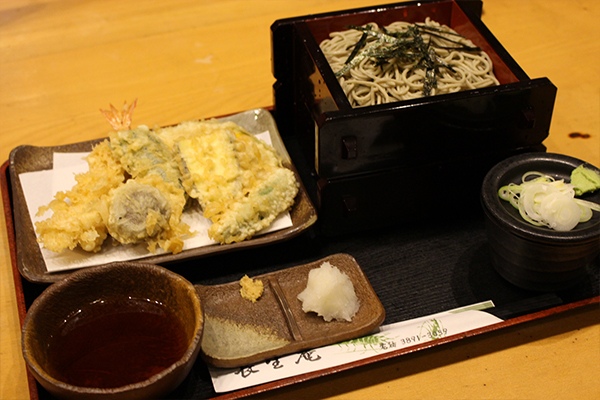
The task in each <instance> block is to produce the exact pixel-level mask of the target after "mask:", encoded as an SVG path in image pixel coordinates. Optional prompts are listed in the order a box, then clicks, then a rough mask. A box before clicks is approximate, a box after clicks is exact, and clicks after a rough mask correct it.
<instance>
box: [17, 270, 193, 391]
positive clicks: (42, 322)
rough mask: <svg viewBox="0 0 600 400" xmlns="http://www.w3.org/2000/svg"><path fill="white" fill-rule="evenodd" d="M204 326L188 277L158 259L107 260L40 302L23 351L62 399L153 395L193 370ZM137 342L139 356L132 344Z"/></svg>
mask: <svg viewBox="0 0 600 400" xmlns="http://www.w3.org/2000/svg"><path fill="white" fill-rule="evenodd" d="M166 316H168V317H169V318H167V317H166ZM163 318H165V319H164V321H165V323H159V321H163ZM96 321H101V322H96ZM117 321H118V323H117ZM203 325H204V317H203V311H202V306H201V302H200V298H199V296H198V294H197V292H196V290H195V288H194V286H193V285H192V284H191V283H190V282H189V281H187V280H186V279H184V278H182V277H181V276H179V275H177V274H175V273H173V272H171V271H169V270H167V269H165V268H162V267H159V266H156V265H152V264H137V263H115V264H109V265H105V266H101V267H92V268H88V269H83V270H79V271H77V272H74V273H72V274H71V275H70V276H68V277H67V278H65V279H63V280H61V281H59V282H57V283H55V284H53V285H51V286H50V287H49V288H47V289H46V290H45V291H44V292H43V293H42V295H40V296H39V297H38V298H37V299H36V300H35V301H34V303H33V304H32V306H31V307H30V309H29V311H28V313H27V315H26V317H25V321H24V324H23V337H22V346H23V356H24V358H25V361H26V362H27V365H28V367H29V370H30V371H31V372H32V374H33V376H34V377H35V378H36V379H37V381H38V382H39V383H40V384H41V385H42V386H43V387H44V388H45V389H46V390H48V391H49V392H50V393H51V394H53V395H54V396H56V397H59V398H66V399H111V400H116V399H124V400H133V399H151V398H152V399H154V398H159V397H160V396H163V395H165V394H167V393H168V392H170V391H171V390H173V389H174V388H176V387H177V386H178V385H179V384H180V383H181V382H182V381H183V379H184V378H185V377H186V376H187V374H188V373H189V371H190V369H191V368H192V365H193V364H194V362H195V360H196V358H197V356H198V352H199V350H200V343H201V338H202V332H203ZM173 326H177V327H178V330H177V331H175V330H173V329H172V328H173ZM92 328H95V329H92ZM161 332H162V333H161ZM63 337H64V338H68V339H69V340H67V339H64V340H63V339H62V338H63ZM171 338H177V340H176V341H175V340H173V339H171ZM75 339H76V340H75ZM134 339H135V340H134ZM65 342H66V343H65ZM138 344H139V345H138ZM135 347H138V350H139V351H138V353H139V354H138V353H135V351H134V350H131V351H130V350H129V349H132V348H135ZM98 354H99V355H100V356H98ZM104 354H110V357H108V358H107V357H105V356H104ZM120 354H127V355H123V356H121V355H120ZM132 354H138V356H139V357H135V359H133V360H132V358H133V357H131V355H132ZM148 354H150V355H151V356H149V357H148V356H147V355H148ZM116 358H119V360H118V361H117V362H115V359H116ZM82 360H87V361H82ZM92 367H93V368H92ZM90 370H93V371H94V373H93V374H91V375H90V374H88V373H87V371H90ZM86 374H87V375H86ZM142 376H143V377H145V378H144V379H143V380H139V381H138V380H137V379H139V377H142ZM82 382H95V383H96V384H95V385H94V386H91V385H87V384H86V385H83V384H82ZM122 383H124V384H122ZM115 385H116V386H115Z"/></svg>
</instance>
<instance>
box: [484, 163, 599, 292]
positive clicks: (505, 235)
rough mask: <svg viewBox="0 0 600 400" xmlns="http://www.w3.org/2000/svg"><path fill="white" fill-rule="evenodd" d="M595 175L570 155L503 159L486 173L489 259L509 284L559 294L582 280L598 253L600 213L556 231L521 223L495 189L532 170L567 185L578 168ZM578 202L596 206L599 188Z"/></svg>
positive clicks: (589, 166) (485, 192)
mask: <svg viewBox="0 0 600 400" xmlns="http://www.w3.org/2000/svg"><path fill="white" fill-rule="evenodd" d="M582 164H583V165H585V166H586V168H589V169H593V170H595V171H596V172H599V173H600V170H598V168H597V167H594V166H593V165H590V164H588V163H586V162H584V161H581V160H578V159H576V158H573V157H569V156H565V155H561V154H551V153H527V154H521V155H518V156H514V157H510V158H507V159H506V160H504V161H502V162H500V163H498V164H497V165H496V166H494V167H493V168H492V169H491V170H490V171H489V172H488V173H487V175H486V177H485V179H484V181H483V185H482V189H481V203H482V206H483V210H484V212H485V223H486V232H487V236H488V243H489V246H490V255H491V259H492V263H493V265H494V267H495V269H496V270H497V271H498V273H500V275H501V276H502V277H504V278H505V279H506V280H508V281H509V282H511V283H513V284H514V285H516V286H519V287H521V288H524V289H528V290H536V291H560V290H565V289H568V288H570V287H572V286H574V285H576V284H577V283H578V282H580V281H581V279H582V278H583V277H585V276H586V268H587V266H588V265H589V264H590V263H591V262H592V260H594V258H595V257H598V254H600V213H599V212H597V211H593V214H592V218H591V219H590V220H589V221H587V222H580V223H579V224H578V225H577V226H575V228H573V229H572V230H570V231H564V232H560V231H555V230H553V229H550V228H548V227H545V226H535V225H532V224H530V223H529V222H527V221H525V220H524V219H523V218H522V217H521V215H520V214H519V211H518V210H517V209H516V208H515V207H513V206H512V205H511V204H510V203H509V202H507V201H504V200H501V199H500V198H499V197H498V190H499V189H500V188H501V187H503V186H505V185H507V184H509V183H511V182H512V183H516V184H520V183H521V182H522V177H523V174H525V173H526V172H529V171H537V172H540V173H544V174H547V175H550V176H552V177H554V178H555V179H564V180H565V182H570V175H571V171H573V170H574V169H575V168H577V167H579V166H580V165H582ZM580 198H581V199H584V200H588V201H592V202H594V203H597V204H599V203H600V190H596V191H595V192H591V193H584V194H583V195H582V196H581V197H580Z"/></svg>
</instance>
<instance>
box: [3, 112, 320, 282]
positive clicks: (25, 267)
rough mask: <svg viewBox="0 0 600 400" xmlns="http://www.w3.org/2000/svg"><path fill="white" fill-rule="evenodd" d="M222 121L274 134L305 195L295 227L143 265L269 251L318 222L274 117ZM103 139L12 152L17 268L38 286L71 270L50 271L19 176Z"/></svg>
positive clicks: (250, 115)
mask: <svg viewBox="0 0 600 400" xmlns="http://www.w3.org/2000/svg"><path fill="white" fill-rule="evenodd" d="M219 119H220V120H227V121H233V122H235V123H237V124H238V125H240V126H241V127H243V128H244V129H246V130H247V131H248V132H249V133H251V134H258V133H262V132H265V131H267V132H269V135H270V137H271V143H272V145H273V147H274V148H275V150H276V151H277V153H278V154H279V155H280V156H281V158H282V159H283V164H284V165H285V166H286V167H288V168H290V169H291V170H292V171H294V173H295V175H296V179H297V180H298V182H300V190H299V192H298V195H297V196H296V199H295V202H294V205H293V206H292V209H291V210H290V216H291V219H292V226H290V227H288V228H284V229H282V230H278V231H275V232H269V233H266V234H263V235H260V236H255V237H253V238H252V239H249V240H246V241H243V242H238V243H231V244H223V245H221V244H214V245H209V246H203V247H197V248H191V249H187V250H184V251H182V252H181V253H178V254H170V253H168V254H160V255H158V254H157V255H153V254H151V253H149V252H148V254H147V255H145V256H143V257H142V258H141V259H140V258H138V259H136V260H142V261H143V262H148V263H152V264H161V265H165V264H168V263H172V262H178V261H182V260H188V259H194V258H200V257H205V256H209V255H214V254H218V253H223V252H231V251H236V250H243V249H248V248H254V247H260V246H266V245H270V244H273V243H277V242H280V241H284V240H288V239H290V238H293V237H294V236H296V235H298V234H300V233H302V232H304V231H305V230H306V229H308V228H309V227H310V226H311V225H313V224H314V223H315V221H316V220H317V212H316V210H315V208H314V206H313V204H312V202H311V200H310V197H309V196H308V194H307V192H306V190H305V188H304V186H303V185H302V182H301V180H300V176H299V175H298V172H297V171H296V168H295V167H294V165H293V163H292V160H291V158H290V156H289V155H288V153H287V151H286V148H285V146H284V144H283V141H282V139H281V137H280V135H279V131H278V129H277V126H276V125H275V121H274V120H273V117H272V116H271V113H270V112H269V111H267V110H264V109H255V110H249V111H246V112H243V113H239V114H234V115H231V116H228V117H224V118H219ZM101 140H104V139H99V140H93V141H88V142H82V143H75V144H71V145H65V146H56V147H36V146H20V147H17V148H16V149H14V150H13V151H12V152H11V154H10V166H9V172H10V178H11V183H12V202H13V210H14V221H15V231H16V237H17V260H18V261H17V265H18V268H19V272H20V273H21V275H23V277H24V278H26V279H27V280H29V281H32V282H36V283H51V282H56V281H57V280H59V279H62V278H64V277H65V276H66V275H68V274H69V273H70V271H66V272H54V273H48V272H47V269H46V264H45V261H44V258H43V256H42V253H41V251H40V247H39V244H38V243H37V241H36V235H35V231H34V227H33V224H32V223H31V218H30V217H29V212H28V210H27V204H26V201H25V195H24V193H23V188H22V187H21V184H20V180H19V174H21V173H24V172H34V171H41V170H47V169H51V168H52V160H53V153H54V152H63V153H64V152H67V153H70V152H85V151H90V150H91V149H92V146H93V145H95V144H97V143H98V142H99V141H101ZM123 261H131V260H123Z"/></svg>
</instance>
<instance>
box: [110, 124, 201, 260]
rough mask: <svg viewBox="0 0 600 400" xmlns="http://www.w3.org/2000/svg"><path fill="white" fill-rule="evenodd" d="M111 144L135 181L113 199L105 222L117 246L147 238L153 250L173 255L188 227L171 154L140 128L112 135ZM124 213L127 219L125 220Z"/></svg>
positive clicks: (173, 157)
mask: <svg viewBox="0 0 600 400" xmlns="http://www.w3.org/2000/svg"><path fill="white" fill-rule="evenodd" d="M110 143H111V148H112V150H113V153H114V154H115V155H116V156H117V157H118V158H119V160H120V162H121V164H123V166H124V168H125V169H126V170H127V172H128V173H129V174H130V175H131V176H132V178H133V179H132V180H133V181H135V184H134V183H132V184H131V185H130V187H129V188H127V189H120V190H119V191H115V193H114V194H113V196H112V197H111V208H110V211H111V212H110V216H109V219H108V221H107V225H108V230H109V232H110V234H111V236H113V237H114V238H115V239H117V240H118V241H119V242H121V243H137V242H140V241H143V240H145V241H146V242H147V243H148V249H149V250H150V251H152V252H154V251H155V247H156V245H159V246H160V247H162V248H163V249H165V250H167V251H171V252H172V253H178V252H180V251H181V250H182V249H183V240H182V239H181V236H182V235H185V234H187V233H189V227H188V226H187V225H186V224H184V223H183V222H181V215H182V213H183V209H184V207H185V204H186V201H187V199H186V193H185V191H184V190H183V187H182V186H181V181H180V173H179V166H178V164H177V162H176V161H175V158H176V157H175V154H174V153H173V151H172V150H171V148H170V147H169V146H168V145H167V144H166V143H165V142H164V141H163V140H162V139H161V138H160V137H159V136H158V135H157V134H156V133H155V132H154V131H152V130H150V129H148V127H146V126H143V125H142V126H139V127H138V128H136V129H130V130H125V131H119V132H113V133H111V135H110ZM132 180H130V181H132ZM130 181H128V183H129V182H130ZM140 185H141V186H140ZM144 185H145V187H144ZM152 188H154V190H152ZM125 214H127V215H128V216H127V217H126V218H125V221H123V218H124V217H123V216H124V215H125ZM132 221H135V222H132ZM122 222H123V223H122Z"/></svg>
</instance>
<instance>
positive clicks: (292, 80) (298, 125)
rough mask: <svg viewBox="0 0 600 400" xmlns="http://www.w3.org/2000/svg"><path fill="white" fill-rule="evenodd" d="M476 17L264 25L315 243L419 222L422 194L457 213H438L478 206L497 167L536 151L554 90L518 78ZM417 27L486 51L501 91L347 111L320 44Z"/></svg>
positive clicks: (411, 9)
mask: <svg viewBox="0 0 600 400" xmlns="http://www.w3.org/2000/svg"><path fill="white" fill-rule="evenodd" d="M481 11H482V2H481V1H420V2H406V3H395V4H386V5H381V6H377V7H369V8H361V9H353V10H346V11H338V12H332V13H326V14H318V15H308V16H304V17H297V18H290V19H284V20H278V21H276V22H275V23H274V24H273V25H272V26H271V32H272V62H273V64H272V68H273V75H274V77H275V79H276V82H275V84H274V87H273V88H274V103H275V110H274V112H275V115H276V119H277V124H278V127H279V130H280V132H281V133H282V136H283V137H284V141H285V140H286V137H287V140H297V141H298V143H299V147H300V148H301V149H302V155H301V157H302V158H304V161H305V162H306V164H307V166H308V167H309V169H310V170H311V171H312V173H311V174H310V176H306V177H305V180H309V181H313V182H305V184H307V186H308V187H311V186H312V187H313V190H312V194H313V201H314V202H315V204H317V208H318V210H319V220H320V222H319V225H320V226H321V228H322V230H323V231H324V232H326V233H333V234H335V233H337V232H338V231H339V232H346V231H348V230H358V229H363V228H367V227H375V226H380V225H387V224H390V223H397V222H401V221H405V220H408V219H411V218H413V217H414V216H415V213H417V214H423V212H420V210H422V209H423V207H424V206H425V204H423V197H424V195H427V196H430V197H437V201H434V203H438V204H446V205H448V206H451V207H454V204H452V202H448V201H446V202H440V200H441V198H440V195H441V193H440V191H441V190H446V189H450V190H452V189H454V190H456V193H455V194H454V195H455V196H457V197H459V198H460V197H462V198H463V200H464V199H465V197H466V196H469V197H468V198H467V199H473V200H474V199H477V198H478V191H479V189H480V185H481V182H482V180H483V177H484V176H485V173H486V172H487V171H488V170H489V169H490V168H491V167H492V166H493V165H494V164H495V163H497V162H499V161H500V160H502V159H504V158H506V157H508V156H510V155H513V154H517V153H521V152H527V151H543V150H545V148H544V147H543V145H542V142H543V140H544V139H545V138H546V137H547V136H548V133H549V127H550V121H551V117H552V109H553V106H554V100H555V97H556V87H555V86H554V85H553V84H552V83H551V82H550V81H549V80H548V79H547V78H539V79H530V78H529V77H528V76H527V75H526V74H525V72H524V71H523V70H522V69H521V68H520V67H519V66H518V64H517V63H516V62H515V61H514V60H513V58H512V57H511V56H510V55H509V54H508V52H507V51H506V50H505V49H504V48H503V47H502V45H501V44H500V43H499V42H498V41H497V40H496V38H495V37H494V36H493V35H492V33H491V32H490V31H489V30H488V29H487V28H486V27H485V25H484V24H483V23H482V22H481V20H480V17H481ZM426 17H430V18H431V19H433V20H435V21H437V22H439V23H441V24H445V25H448V26H450V27H451V28H453V29H454V30H456V31H457V32H458V33H460V34H462V35H463V36H465V37H467V38H469V39H471V41H473V42H474V44H475V45H477V46H479V47H481V48H482V49H483V50H484V51H486V52H487V53H488V55H489V56H490V57H491V59H492V61H493V63H494V73H495V75H496V77H497V78H498V80H499V81H500V83H501V84H500V85H499V86H494V87H489V88H483V89H475V90H469V91H463V92H458V93H452V94H444V95H438V96H432V97H426V98H419V99H413V100H406V101H398V102H394V103H388V104H382V105H376V106H367V107H361V108H353V107H352V106H351V105H350V103H349V101H348V99H347V98H346V95H345V94H344V92H343V90H342V88H341V86H340V85H339V84H338V82H337V79H336V77H335V76H334V72H333V71H332V69H331V67H330V66H329V64H328V62H327V61H326V59H325V57H324V55H323V54H322V52H321V50H320V48H319V43H320V42H321V41H322V40H324V39H326V38H327V37H328V35H329V33H330V32H334V31H339V30H344V29H346V27H347V26H348V25H364V24H366V23H369V22H376V23H377V24H378V25H380V26H384V25H388V24H390V23H392V22H394V21H399V20H403V21H408V22H423V21H424V20H425V18H426ZM295 161H296V160H295ZM311 183H312V185H311ZM461 191H462V192H461ZM465 191H466V192H465ZM432 192H433V193H432ZM427 193H429V194H427ZM435 193H437V194H435ZM442 193H443V192H442ZM441 196H443V197H446V195H441ZM468 203H469V202H468V201H467V203H465V202H464V201H461V204H468ZM475 203H476V201H473V204H475ZM436 209H437V210H440V211H444V210H443V207H442V208H441V209H440V207H436Z"/></svg>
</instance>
